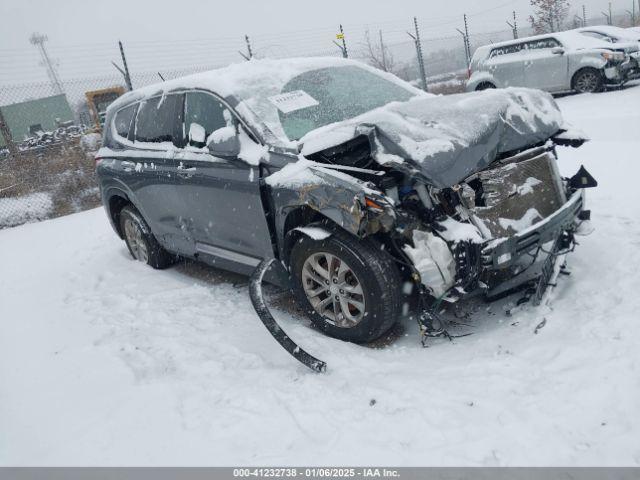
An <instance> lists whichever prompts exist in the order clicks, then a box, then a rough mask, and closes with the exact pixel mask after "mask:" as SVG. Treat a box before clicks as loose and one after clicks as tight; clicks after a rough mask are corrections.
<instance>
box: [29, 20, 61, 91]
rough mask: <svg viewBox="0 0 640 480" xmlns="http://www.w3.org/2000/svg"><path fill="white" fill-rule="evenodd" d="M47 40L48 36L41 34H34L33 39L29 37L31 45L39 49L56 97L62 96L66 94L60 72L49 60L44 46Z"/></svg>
mask: <svg viewBox="0 0 640 480" xmlns="http://www.w3.org/2000/svg"><path fill="white" fill-rule="evenodd" d="M47 40H48V38H47V36H46V35H42V34H40V33H34V34H32V35H31V37H29V41H30V42H31V45H35V46H36V48H38V50H39V51H40V56H41V57H42V64H43V65H44V66H45V68H46V69H47V76H48V77H49V81H50V82H51V88H52V89H53V93H54V94H56V95H62V94H63V93H64V90H63V89H62V82H61V81H60V77H59V76H58V72H57V71H56V68H55V66H54V65H53V62H52V61H51V59H50V58H49V54H48V53H47V49H46V48H45V46H44V42H46V41H47Z"/></svg>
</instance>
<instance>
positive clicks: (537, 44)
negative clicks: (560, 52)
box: [527, 38, 561, 50]
mask: <svg viewBox="0 0 640 480" xmlns="http://www.w3.org/2000/svg"><path fill="white" fill-rule="evenodd" d="M560 46H561V45H560V42H558V41H557V40H556V39H555V38H543V39H541V40H535V41H533V42H527V49H528V50H542V49H544V48H555V47H560Z"/></svg>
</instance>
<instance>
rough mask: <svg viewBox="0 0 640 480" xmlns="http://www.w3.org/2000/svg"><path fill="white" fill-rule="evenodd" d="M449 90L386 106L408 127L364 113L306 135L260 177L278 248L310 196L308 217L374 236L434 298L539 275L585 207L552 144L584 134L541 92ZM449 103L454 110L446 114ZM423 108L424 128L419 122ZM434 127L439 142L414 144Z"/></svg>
mask: <svg viewBox="0 0 640 480" xmlns="http://www.w3.org/2000/svg"><path fill="white" fill-rule="evenodd" d="M456 97H457V96H450V97H441V98H440V97H439V98H437V99H436V98H429V99H421V100H426V101H428V107H429V108H427V105H426V104H425V105H421V102H420V101H414V102H413V104H412V102H411V101H410V102H405V103H401V104H398V105H396V106H393V107H392V108H391V110H392V111H393V112H394V115H396V116H402V113H404V114H406V117H405V118H404V119H402V121H405V120H408V122H409V123H411V122H414V128H413V131H412V130H411V129H408V130H405V132H404V134H402V133H400V132H399V131H398V128H397V123H396V124H395V125H392V127H393V128H391V127H390V124H389V123H387V122H385V120H384V119H380V120H379V121H375V118H367V117H369V115H363V116H361V117H360V118H359V119H358V120H357V121H356V120H353V121H349V122H345V124H340V125H333V126H331V125H330V126H328V127H325V128H321V129H318V131H312V132H310V133H309V134H308V135H307V136H306V137H305V138H303V139H302V140H301V151H302V155H301V156H300V158H299V159H298V160H297V161H295V162H292V163H289V164H287V165H285V166H284V168H282V169H281V170H279V171H277V172H276V173H273V174H271V175H269V176H267V177H266V179H265V188H266V189H267V190H268V192H269V195H268V197H269V198H270V202H271V208H272V210H273V211H274V213H275V215H274V216H275V223H276V225H275V227H276V228H275V230H276V232H280V233H279V238H278V244H279V246H280V251H281V252H282V253H284V255H283V257H286V251H287V241H286V238H285V236H286V235H287V232H288V231H290V229H288V228H287V217H288V215H289V214H291V213H292V212H295V211H297V210H296V209H299V208H308V209H309V210H310V211H312V212H313V214H312V215H311V216H310V217H309V216H308V217H307V219H306V220H305V221H309V220H310V219H311V220H312V221H315V222H319V223H322V222H323V221H324V222H325V223H326V224H327V225H337V226H339V227H341V228H344V229H345V230H347V231H348V232H350V233H351V234H353V235H356V236H358V237H361V238H363V237H367V236H374V237H375V238H377V239H378V240H379V241H380V242H381V244H384V246H385V248H386V247H387V246H388V248H389V251H390V253H391V254H392V255H393V256H394V257H395V258H397V259H398V260H399V262H400V263H402V264H403V265H404V266H405V267H406V266H409V267H410V272H407V276H408V278H409V279H410V280H412V281H414V282H415V283H416V284H417V285H418V286H420V285H421V284H422V285H424V287H426V289H427V292H428V293H429V294H430V295H431V296H432V297H433V298H434V299H440V300H441V299H443V298H444V299H447V300H451V301H454V300H456V299H458V298H460V297H462V296H464V295H467V294H471V293H478V292H481V293H485V294H487V295H488V296H496V295H500V294H502V293H504V292H506V291H509V290H512V289H514V288H515V287H518V286H520V285H522V284H525V283H529V282H531V281H532V280H535V279H540V278H542V277H543V273H544V271H545V265H547V268H548V263H549V261H550V260H549V259H551V260H553V259H554V258H556V257H558V253H559V251H560V250H559V249H561V250H566V249H568V248H570V247H571V246H572V242H573V232H574V229H575V227H576V225H577V223H579V222H580V221H581V218H582V217H584V216H585V215H584V214H582V213H581V212H582V211H583V208H584V195H583V190H582V189H580V188H575V185H573V184H572V182H569V181H568V179H562V178H561V177H560V174H559V172H558V169H557V166H556V161H557V157H556V152H555V147H556V145H567V146H574V147H575V146H579V145H581V144H582V143H583V142H584V141H586V140H585V138H584V137H583V136H581V135H580V134H573V133H572V132H570V131H569V129H568V127H564V128H563V125H562V119H561V117H560V115H559V112H558V111H557V106H556V105H555V102H554V101H553V100H552V99H551V97H549V96H547V95H546V94H538V93H536V92H531V91H521V89H511V91H507V93H505V91H491V92H483V93H482V94H480V95H478V96H475V98H473V99H469V98H465V96H460V97H459V98H456ZM481 97H482V98H481ZM460 104H462V105H463V107H464V106H467V107H468V110H465V109H464V108H463V112H460ZM480 104H482V105H483V106H484V108H479V106H480ZM454 106H455V110H456V111H457V112H458V113H459V114H460V115H458V116H451V115H448V116H447V115H444V112H445V111H449V112H450V111H451V110H452V107H454ZM532 106H533V107H532ZM408 112H410V113H408ZM425 112H428V113H425ZM465 112H466V113H468V115H467V114H466V113H465ZM463 113H464V114H463ZM371 116H372V117H375V115H374V114H373V113H372V114H371ZM418 116H419V117H420V122H421V123H422V124H423V125H425V126H426V128H420V129H416V128H415V121H416V118H417V117H418ZM443 118H447V119H448V122H447V124H446V125H442V119H443ZM438 119H439V120H438ZM394 121H395V122H397V118H396V119H395V120H394ZM471 125H475V126H474V127H473V128H471ZM331 129H339V130H340V135H338V136H336V135H333V136H332V135H331ZM443 129H444V130H446V132H447V136H448V137H447V138H446V140H444V141H442V138H443V135H442V130H443ZM430 131H434V132H435V134H434V137H430V136H429V135H430ZM470 132H472V133H470ZM435 136H437V138H438V142H436V145H437V148H431V149H426V148H424V145H425V143H423V144H422V148H419V147H420V142H426V143H429V140H430V138H435ZM463 136H464V138H463ZM409 137H410V138H409ZM326 138H341V139H343V140H344V139H345V138H346V140H345V141H343V142H342V143H339V144H337V145H330V146H328V145H327V141H326V140H324V139H326ZM412 142H413V146H414V148H413V149H411V148H407V147H408V146H409V147H410V146H411V145H412ZM447 142H448V143H447ZM431 143H433V142H431ZM416 145H417V147H416ZM319 147H323V148H319ZM587 175H588V174H587ZM283 260H285V263H286V259H285V258H283Z"/></svg>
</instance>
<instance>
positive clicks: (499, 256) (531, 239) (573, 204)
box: [482, 190, 584, 270]
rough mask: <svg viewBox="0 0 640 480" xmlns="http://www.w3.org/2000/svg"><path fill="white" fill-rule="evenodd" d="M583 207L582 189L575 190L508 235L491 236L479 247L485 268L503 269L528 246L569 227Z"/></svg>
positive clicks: (552, 239)
mask: <svg viewBox="0 0 640 480" xmlns="http://www.w3.org/2000/svg"><path fill="white" fill-rule="evenodd" d="M583 208H584V190H578V191H576V192H575V193H574V194H573V195H572V196H571V198H570V199H569V200H568V201H567V203H565V204H564V205H563V206H562V207H560V209H559V210H557V211H556V212H554V213H552V214H551V215H549V216H548V217H547V218H545V219H544V220H542V221H541V222H538V223H536V224H534V225H532V226H531V227H529V228H527V229H525V230H522V231H520V232H518V233H516V234H515V235H512V236H510V237H505V238H500V239H497V240H491V241H489V242H488V243H487V245H486V246H485V247H484V248H483V249H482V263H483V266H484V268H486V269H488V270H498V269H505V268H508V267H510V266H511V265H513V264H514V263H515V262H516V261H517V260H518V258H520V257H521V256H522V255H524V254H526V253H528V252H530V251H531V250H533V249H535V248H538V247H542V246H543V245H544V244H546V243H548V242H550V241H554V240H556V239H557V238H558V237H560V235H561V234H562V232H564V231H566V230H569V229H571V228H572V226H573V225H574V223H576V221H577V220H578V219H579V215H580V212H582V211H583Z"/></svg>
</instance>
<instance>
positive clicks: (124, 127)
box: [113, 104, 138, 138]
mask: <svg viewBox="0 0 640 480" xmlns="http://www.w3.org/2000/svg"><path fill="white" fill-rule="evenodd" d="M137 108H138V105H137V104H135V105H130V106H128V107H125V108H123V109H122V110H120V111H118V113H116V117H115V119H114V121H113V123H114V126H115V129H116V133H117V134H118V136H120V137H122V138H128V137H129V129H130V128H131V120H133V117H134V115H135V113H136V109H137Z"/></svg>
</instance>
